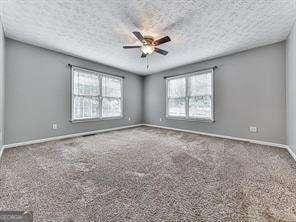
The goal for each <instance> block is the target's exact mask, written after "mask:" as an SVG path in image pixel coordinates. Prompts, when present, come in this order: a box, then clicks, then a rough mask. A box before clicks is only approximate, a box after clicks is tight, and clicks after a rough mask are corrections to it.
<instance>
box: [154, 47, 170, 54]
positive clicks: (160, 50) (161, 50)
mask: <svg viewBox="0 0 296 222" xmlns="http://www.w3.org/2000/svg"><path fill="white" fill-rule="evenodd" d="M154 51H155V52H157V53H159V54H161V55H167V54H168V53H169V52H168V51H165V50H163V49H160V48H154Z"/></svg>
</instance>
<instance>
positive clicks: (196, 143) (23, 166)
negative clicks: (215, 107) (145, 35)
mask: <svg viewBox="0 0 296 222" xmlns="http://www.w3.org/2000/svg"><path fill="white" fill-rule="evenodd" d="M295 172H296V164H295V162H294V160H293V159H292V158H291V157H290V156H289V154H288V152H287V151H286V150H285V149H281V148H275V147H268V146H262V145H255V144H250V143H246V142H238V141H233V140H227V139H219V138H213V137H206V136H200V135H196V134H190V133H183V132H175V131H171V130H164V129H156V128H151V127H138V128H133V129H128V130H122V131H113V132H108V133H104V134H98V135H95V136H89V137H81V138H74V139H67V140H61V141H55V142H48V143H43V144H35V145H30V146H24V147H19V148H13V149H6V150H4V153H3V156H2V159H1V162H0V210H12V209H14V210H32V211H33V212H34V221H38V222H47V221H48V222H49V221H56V222H66V221H68V222H69V221H75V222H89V221H96V222H99V221H100V222H103V221H106V222H107V221H108V222H111V221H114V222H115V221H116V222H118V221H125V222H127V221H129V222H132V221H134V222H144V221H147V222H151V221H162V222H163V221H170V222H172V221H175V222H181V221H184V222H185V221H207V222H211V221H212V222H217V221H251V222H253V221H254V222H255V221H263V222H273V221H274V222H275V221H277V222H280V221H282V222H284V221H286V222H288V221H296V174H295Z"/></svg>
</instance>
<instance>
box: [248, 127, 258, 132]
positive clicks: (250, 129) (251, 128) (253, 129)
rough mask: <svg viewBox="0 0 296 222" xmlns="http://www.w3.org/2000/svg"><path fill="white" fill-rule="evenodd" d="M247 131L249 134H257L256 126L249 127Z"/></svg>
mask: <svg viewBox="0 0 296 222" xmlns="http://www.w3.org/2000/svg"><path fill="white" fill-rule="evenodd" d="M249 131H250V132H251V133H258V128H257V127H256V126H250V127H249Z"/></svg>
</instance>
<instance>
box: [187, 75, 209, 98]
mask: <svg viewBox="0 0 296 222" xmlns="http://www.w3.org/2000/svg"><path fill="white" fill-rule="evenodd" d="M211 94H212V73H206V74H200V75H194V76H190V77H189V95H190V96H202V95H211Z"/></svg>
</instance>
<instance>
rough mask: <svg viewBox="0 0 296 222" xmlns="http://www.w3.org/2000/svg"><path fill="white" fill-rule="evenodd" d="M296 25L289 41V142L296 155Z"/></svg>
mask: <svg viewBox="0 0 296 222" xmlns="http://www.w3.org/2000/svg"><path fill="white" fill-rule="evenodd" d="M295 95H296V25H295V24H294V27H293V29H292V30H291V33H290V35H289V37H288V39H287V142H288V145H289V146H290V148H291V149H292V150H293V152H294V153H295V154H296V99H295Z"/></svg>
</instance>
